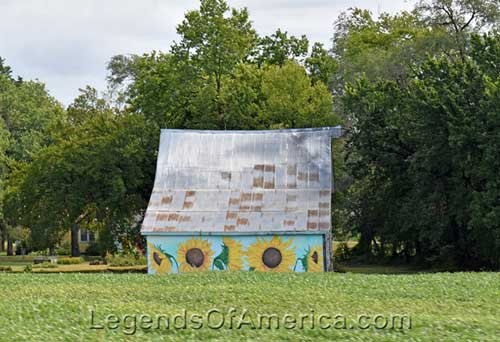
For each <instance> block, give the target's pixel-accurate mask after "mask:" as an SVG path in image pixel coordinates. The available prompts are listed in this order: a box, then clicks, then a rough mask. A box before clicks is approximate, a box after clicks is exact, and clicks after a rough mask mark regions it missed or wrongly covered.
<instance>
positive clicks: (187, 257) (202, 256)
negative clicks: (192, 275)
mask: <svg viewBox="0 0 500 342" xmlns="http://www.w3.org/2000/svg"><path fill="white" fill-rule="evenodd" d="M177 259H178V260H179V263H180V268H179V269H180V271H181V272H196V271H205V270H208V268H209V266H210V264H211V263H212V249H211V244H210V242H208V241H207V240H202V239H195V238H193V239H189V240H186V241H185V242H184V243H181V244H179V249H178V250H177Z"/></svg>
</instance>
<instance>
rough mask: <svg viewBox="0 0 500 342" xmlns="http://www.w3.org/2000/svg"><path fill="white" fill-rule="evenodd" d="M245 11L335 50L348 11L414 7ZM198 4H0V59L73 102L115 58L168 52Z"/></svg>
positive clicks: (322, 0)
mask: <svg viewBox="0 0 500 342" xmlns="http://www.w3.org/2000/svg"><path fill="white" fill-rule="evenodd" d="M227 2H228V4H229V5H230V6H231V7H236V8H241V7H247V8H248V10H249V12H250V19H251V20H252V22H253V25H254V27H255V29H256V30H257V32H258V34H259V35H267V34H272V33H273V32H275V31H276V29H278V28H281V29H282V30H285V31H288V32H289V33H290V34H293V35H299V36H300V35H302V34H305V35H306V36H307V37H308V38H309V41H310V42H316V41H318V42H322V43H324V44H325V46H326V47H330V45H331V42H330V38H331V37H332V35H333V22H334V21H335V19H336V18H337V16H338V15H339V14H340V13H341V12H342V11H345V10H347V9H348V8H350V7H360V8H365V9H369V10H370V11H372V13H373V14H375V15H377V14H379V13H381V12H389V13H394V12H397V11H400V10H410V9H411V8H412V6H413V3H414V1H412V0H384V1H382V0H352V1H347V0H329V1H328V0H247V1H243V0H228V1H227ZM198 7H199V2H198V1H197V0H71V1H68V0H0V18H1V20H0V57H2V58H4V59H6V63H7V64H8V65H10V66H11V67H12V69H13V71H14V75H15V76H17V75H20V76H22V77H23V78H24V79H38V80H40V81H42V82H44V83H45V84H46V87H47V89H48V90H49V92H50V94H51V95H52V96H54V97H55V98H57V99H58V100H59V101H61V102H62V103H63V104H64V105H68V104H70V103H71V102H72V100H73V99H74V98H75V97H76V96H77V95H78V89H79V88H84V87H85V86H86V85H91V86H93V87H95V88H97V89H98V90H99V91H104V90H105V89H106V74H107V73H106V63H107V62H108V61H109V59H110V58H111V57H112V56H114V55H117V54H129V53H135V54H143V53H147V52H150V51H152V50H162V51H168V49H169V46H170V45H171V43H172V42H173V41H174V40H177V39H178V37H177V35H176V32H175V28H176V26H177V24H179V23H180V22H181V21H182V19H183V17H184V14H185V13H186V11H188V10H191V9H196V8H198Z"/></svg>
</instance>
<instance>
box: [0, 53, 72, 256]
mask: <svg viewBox="0 0 500 342" xmlns="http://www.w3.org/2000/svg"><path fill="white" fill-rule="evenodd" d="M0 67H1V69H2V72H1V73H0V118H1V119H0V156H1V158H0V164H1V165H0V168H1V170H2V171H1V175H0V176H1V189H0V198H3V197H4V193H5V191H6V190H5V189H6V188H7V187H9V182H10V178H11V175H12V174H13V173H14V172H15V171H16V170H17V169H19V168H20V167H22V165H23V164H26V163H29V162H31V160H32V159H33V158H34V156H35V155H36V154H37V153H38V152H39V151H40V150H41V149H42V148H44V147H45V146H48V145H50V144H51V143H53V141H54V132H56V131H57V130H58V129H59V127H60V126H61V125H62V124H64V121H65V112H64V110H63V108H62V107H61V105H60V104H59V103H58V102H57V101H56V100H55V99H54V98H52V97H51V96H50V95H49V94H48V93H47V91H46V89H45V86H44V85H43V84H42V83H39V82H33V81H23V80H22V79H21V78H19V77H18V79H17V80H14V79H13V78H12V71H11V69H10V67H8V66H6V65H5V64H4V62H3V60H2V61H1V63H0ZM2 206H3V205H2ZM11 221H12V220H11V218H10V217H7V216H5V214H4V212H3V210H2V212H1V215H0V235H1V236H2V239H0V240H2V241H1V242H2V243H1V244H2V246H3V240H4V239H6V240H7V242H8V246H9V248H8V252H9V253H10V254H11V253H12V248H11V247H12V241H11V238H10V237H9V234H8V233H9V231H11V229H12V228H13V227H12V226H11V225H10V224H9V222H11Z"/></svg>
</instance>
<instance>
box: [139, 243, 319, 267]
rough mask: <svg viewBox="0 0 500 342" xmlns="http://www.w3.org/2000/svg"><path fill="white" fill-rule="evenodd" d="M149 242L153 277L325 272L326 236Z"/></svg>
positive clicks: (149, 263) (148, 251) (149, 264)
mask: <svg viewBox="0 0 500 342" xmlns="http://www.w3.org/2000/svg"><path fill="white" fill-rule="evenodd" d="M147 242H148V244H147V245H148V248H147V253H148V254H147V256H148V270H149V273H150V274H162V273H184V272H193V271H203V270H231V271H239V270H255V271H264V272H265V271H272V272H291V271H296V272H321V271H323V270H324V255H323V235H322V234H307V235H259V236H254V235H226V236H224V235H207V236H199V235H197V236H193V235H172V236H170V235H149V236H147ZM188 260H189V262H188ZM190 263H191V265H190Z"/></svg>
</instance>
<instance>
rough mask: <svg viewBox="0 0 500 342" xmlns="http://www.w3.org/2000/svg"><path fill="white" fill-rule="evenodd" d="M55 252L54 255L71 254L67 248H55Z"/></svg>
mask: <svg viewBox="0 0 500 342" xmlns="http://www.w3.org/2000/svg"><path fill="white" fill-rule="evenodd" d="M55 252H56V255H70V254H71V251H70V250H69V249H66V248H63V247H61V248H57V249H56V250H55Z"/></svg>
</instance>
